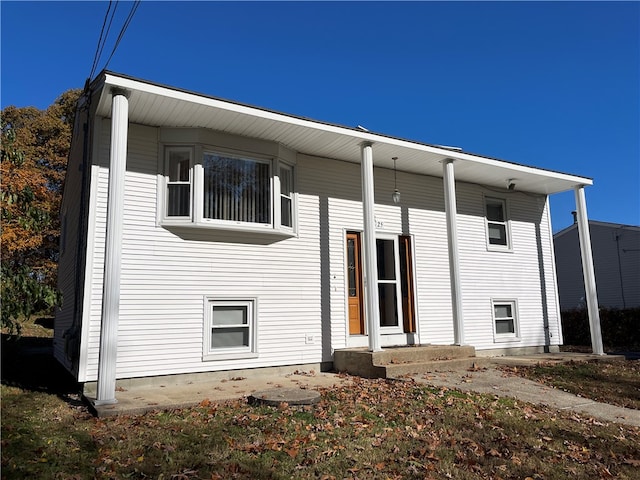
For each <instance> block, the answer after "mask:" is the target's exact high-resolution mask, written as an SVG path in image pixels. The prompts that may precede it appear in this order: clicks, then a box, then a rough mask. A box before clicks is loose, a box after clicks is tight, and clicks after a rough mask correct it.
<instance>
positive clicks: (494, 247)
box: [487, 245, 513, 253]
mask: <svg viewBox="0 0 640 480" xmlns="http://www.w3.org/2000/svg"><path fill="white" fill-rule="evenodd" d="M487 252H502V253H513V248H511V247H508V246H504V245H487Z"/></svg>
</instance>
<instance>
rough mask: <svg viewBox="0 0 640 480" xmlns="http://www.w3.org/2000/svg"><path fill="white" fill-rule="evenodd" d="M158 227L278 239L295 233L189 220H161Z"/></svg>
mask: <svg viewBox="0 0 640 480" xmlns="http://www.w3.org/2000/svg"><path fill="white" fill-rule="evenodd" d="M160 226H161V227H163V228H166V229H167V230H189V231H201V232H206V231H209V232H215V231H220V232H228V233H232V234H233V233H251V234H258V235H269V236H275V237H280V238H283V239H284V238H294V237H297V236H298V235H297V233H296V232H295V231H294V230H293V229H290V228H287V227H280V228H273V226H271V225H248V224H244V223H241V224H240V223H239V224H234V223H210V222H192V221H191V220H163V221H162V222H161V223H160Z"/></svg>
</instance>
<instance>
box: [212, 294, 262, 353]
mask: <svg viewBox="0 0 640 480" xmlns="http://www.w3.org/2000/svg"><path fill="white" fill-rule="evenodd" d="M255 304H256V301H255V299H248V300H245V299H241V300H232V299H226V300H221V299H212V298H206V300H205V305H206V322H205V325H206V327H205V335H204V357H205V360H207V359H232V358H246V357H250V356H255V355H254V354H255V352H256V345H255V344H256V342H255V321H256V320H255V316H256V311H255Z"/></svg>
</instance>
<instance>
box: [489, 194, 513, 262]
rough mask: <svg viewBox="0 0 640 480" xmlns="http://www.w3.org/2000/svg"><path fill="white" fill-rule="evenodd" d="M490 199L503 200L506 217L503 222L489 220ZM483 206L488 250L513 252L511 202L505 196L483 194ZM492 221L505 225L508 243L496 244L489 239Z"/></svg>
mask: <svg viewBox="0 0 640 480" xmlns="http://www.w3.org/2000/svg"><path fill="white" fill-rule="evenodd" d="M488 200H497V201H500V202H502V209H503V213H504V218H505V219H504V221H503V222H496V221H489V218H488V216H487V201H488ZM482 206H483V208H484V231H485V241H486V243H487V250H488V251H490V252H513V243H512V239H511V215H510V212H509V203H508V202H507V200H506V199H504V198H500V197H494V196H491V195H483V196H482ZM490 223H495V224H501V225H504V227H505V235H506V237H507V244H506V245H496V244H493V243H491V242H490V241H489V224H490Z"/></svg>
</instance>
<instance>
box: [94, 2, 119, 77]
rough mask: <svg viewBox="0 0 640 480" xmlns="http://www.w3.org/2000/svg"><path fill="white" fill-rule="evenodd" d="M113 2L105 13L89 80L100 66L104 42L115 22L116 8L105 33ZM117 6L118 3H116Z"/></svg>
mask: <svg viewBox="0 0 640 480" xmlns="http://www.w3.org/2000/svg"><path fill="white" fill-rule="evenodd" d="M112 4H113V0H109V6H108V7H107V11H106V12H105V14H104V20H103V21H102V29H101V30H100V37H99V38H98V44H97V45H96V53H95V54H94V55H93V64H92V65H91V72H90V73H89V80H91V78H93V74H94V73H95V71H96V68H97V66H98V61H99V59H100V56H101V55H102V49H103V48H104V44H105V42H106V39H107V35H108V34H109V29H110V28H111V23H112V22H113V14H114V13H115V11H116V9H115V8H114V9H113V13H112V14H111V20H110V21H109V26H108V27H107V31H106V33H105V27H106V26H107V18H108V17H109V12H110V11H111V6H112ZM116 8H117V4H116Z"/></svg>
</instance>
